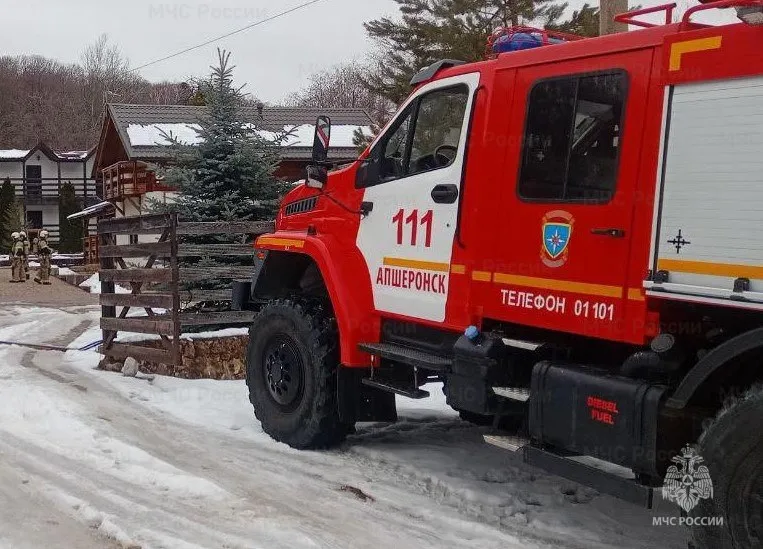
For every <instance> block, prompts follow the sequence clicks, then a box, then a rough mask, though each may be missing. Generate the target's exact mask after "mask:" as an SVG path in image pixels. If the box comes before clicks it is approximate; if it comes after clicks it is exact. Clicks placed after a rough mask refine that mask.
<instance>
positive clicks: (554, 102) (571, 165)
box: [519, 71, 628, 203]
mask: <svg viewBox="0 0 763 549" xmlns="http://www.w3.org/2000/svg"><path fill="white" fill-rule="evenodd" d="M627 84H628V81H627V75H626V73H625V72H624V71H615V72H608V73H599V74H593V75H584V76H572V77H567V78H560V79H554V80H546V81H542V82H539V83H538V84H536V85H535V86H534V87H533V88H532V90H531V91H530V97H529V100H528V112H527V123H526V127H525V139H524V146H523V151H522V169H521V171H520V176H519V195H520V196H521V197H522V198H525V199H528V200H549V201H569V202H577V201H581V202H584V201H592V202H596V203H601V202H608V201H609V200H611V198H612V195H613V194H614V191H615V187H616V185H617V165H618V158H619V150H620V138H621V132H622V120H623V114H624V107H625V99H626V95H627Z"/></svg>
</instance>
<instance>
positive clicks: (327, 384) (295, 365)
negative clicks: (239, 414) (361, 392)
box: [246, 299, 351, 449]
mask: <svg viewBox="0 0 763 549" xmlns="http://www.w3.org/2000/svg"><path fill="white" fill-rule="evenodd" d="M338 341H339V336H338V333H337V330H336V325H335V322H334V319H333V317H332V316H331V315H330V314H328V313H327V312H326V311H325V310H324V308H323V307H322V306H321V305H320V304H318V303H313V302H307V301H301V300H289V299H278V300H274V301H271V302H270V303H268V304H267V305H265V306H264V307H263V308H262V310H261V311H260V313H259V314H258V315H257V317H256V318H255V319H254V322H253V323H252V326H251V328H250V330H249V348H248V351H247V364H246V383H247V386H248V387H249V400H250V402H251V403H252V406H253V407H254V414H255V416H256V417H257V419H258V420H260V423H261V424H262V429H263V431H265V432H266V433H267V434H268V435H270V436H271V437H273V438H274V439H275V440H277V441H279V442H284V443H286V444H288V445H289V446H291V447H293V448H298V449H308V448H309V449H322V448H329V447H332V446H335V445H337V444H339V443H341V442H342V441H343V440H344V438H345V437H346V435H347V433H348V431H349V429H350V427H351V426H350V425H347V424H344V423H342V422H341V421H340V419H339V412H338V406H337V369H338V368H339V349H338V346H337V344H338Z"/></svg>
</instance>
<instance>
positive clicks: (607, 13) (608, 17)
mask: <svg viewBox="0 0 763 549" xmlns="http://www.w3.org/2000/svg"><path fill="white" fill-rule="evenodd" d="M627 11H628V0H601V3H600V8H599V34H601V35H602V36H603V35H605V34H615V33H617V32H627V30H628V25H626V24H625V23H616V22H615V15H617V14H619V13H625V12H627Z"/></svg>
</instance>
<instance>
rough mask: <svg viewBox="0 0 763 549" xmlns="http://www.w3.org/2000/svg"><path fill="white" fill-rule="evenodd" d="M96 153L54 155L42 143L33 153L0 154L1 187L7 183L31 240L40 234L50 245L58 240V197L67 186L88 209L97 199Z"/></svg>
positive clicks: (7, 152)
mask: <svg viewBox="0 0 763 549" xmlns="http://www.w3.org/2000/svg"><path fill="white" fill-rule="evenodd" d="M94 163H95V149H92V150H90V151H70V152H59V151H54V150H53V149H51V148H50V147H49V146H48V145H46V144H45V143H38V144H37V145H36V146H35V147H33V148H32V149H23V150H22V149H10V150H0V184H2V183H3V182H4V181H6V180H9V181H10V182H11V184H13V187H14V190H15V194H16V199H17V200H18V201H19V204H20V205H21V206H22V212H23V216H24V218H23V219H22V220H20V221H22V224H23V225H24V226H25V228H26V230H27V232H28V233H29V234H30V236H31V237H34V236H35V235H36V234H37V233H38V232H39V231H40V230H42V229H46V230H47V231H48V232H50V236H51V241H52V242H54V243H55V242H57V241H58V239H59V234H60V232H59V196H60V194H61V187H62V186H63V185H64V184H66V183H71V184H72V185H73V186H74V191H75V195H76V196H77V198H79V199H80V200H81V203H82V206H83V207H87V206H89V205H92V204H93V203H95V202H98V201H99V199H98V198H97V196H96V180H95V177H93V166H94Z"/></svg>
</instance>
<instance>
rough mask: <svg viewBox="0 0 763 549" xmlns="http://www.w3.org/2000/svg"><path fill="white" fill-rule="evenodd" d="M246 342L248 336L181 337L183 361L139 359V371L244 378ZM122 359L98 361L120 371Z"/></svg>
mask: <svg viewBox="0 0 763 549" xmlns="http://www.w3.org/2000/svg"><path fill="white" fill-rule="evenodd" d="M248 343H249V338H248V337H247V336H236V337H223V338H217V339H194V340H191V339H183V340H181V344H180V354H181V357H182V364H181V365H180V366H178V367H177V368H175V367H172V366H169V365H167V364H157V363H153V362H145V361H141V362H140V371H141V372H143V373H145V374H158V375H162V376H173V377H179V378H183V379H244V377H245V372H244V359H245V356H246V347H247V345H248ZM139 345H141V346H145V347H156V348H161V347H163V345H162V342H161V341H146V342H143V343H139ZM123 364H124V362H123V361H122V362H112V363H106V362H105V361H104V362H102V363H101V367H102V368H103V369H106V370H110V371H117V372H118V371H121V370H122V366H123Z"/></svg>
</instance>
